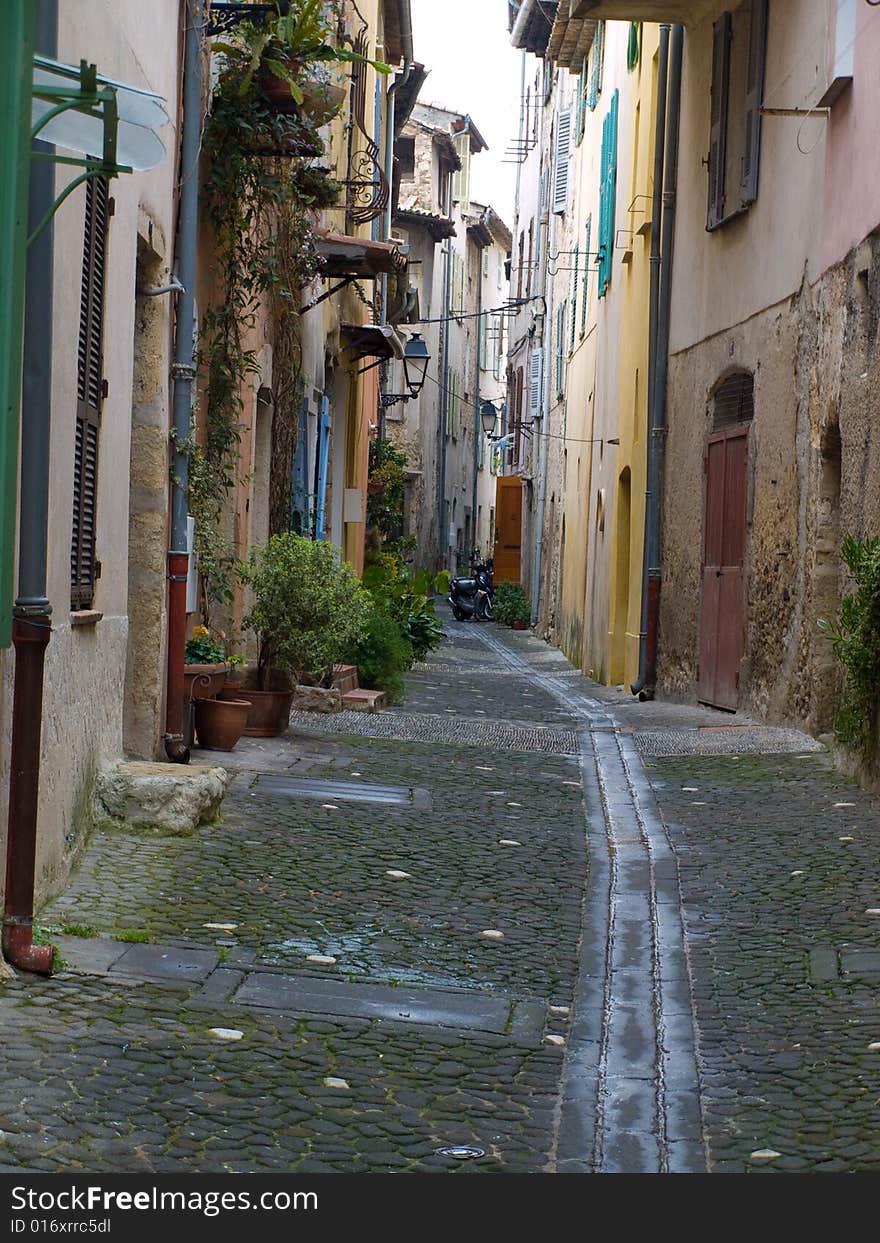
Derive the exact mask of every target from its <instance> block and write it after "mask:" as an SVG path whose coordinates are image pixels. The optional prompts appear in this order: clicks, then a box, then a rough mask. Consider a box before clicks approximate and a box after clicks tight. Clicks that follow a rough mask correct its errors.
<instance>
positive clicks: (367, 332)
mask: <svg viewBox="0 0 880 1243" xmlns="http://www.w3.org/2000/svg"><path fill="white" fill-rule="evenodd" d="M340 332H341V335H342V343H343V345H344V346H345V348H346V350H347V351H348V352H349V354H351V356H352V357H353V358H378V359H385V358H388V359H391V358H397V359H402V358H403V339H402V337H401V336H400V334H399V333H398V332H397V331H396V330H395V329H394V328H392V327H391V325H390V324H342V325H341V328H340Z"/></svg>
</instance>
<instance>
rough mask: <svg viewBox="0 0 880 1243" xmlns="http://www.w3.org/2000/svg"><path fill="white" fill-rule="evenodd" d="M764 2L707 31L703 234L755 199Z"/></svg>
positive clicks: (725, 16)
mask: <svg viewBox="0 0 880 1243" xmlns="http://www.w3.org/2000/svg"><path fill="white" fill-rule="evenodd" d="M766 50H767V0H744V3H743V4H742V5H741V6H740V8H738V9H737V10H736V12H735V13H731V12H729V11H728V12H724V13H722V14H721V16H720V17H719V18H718V20H717V21H716V22H715V25H714V26H713V30H712V100H711V108H710V122H709V194H708V209H707V213H706V228H707V229H710V230H711V229H716V228H717V227H718V226H719V225H721V224H724V223H725V221H727V220H730V219H732V218H733V217H734V216H737V215H739V214H740V213H741V212H743V211H745V210H746V209H747V208H748V207H749V206H750V205H751V204H752V203H753V202H754V201H755V199H756V198H757V197H758V165H759V160H760V153H761V104H762V102H763V97H764V64H765V60H766Z"/></svg>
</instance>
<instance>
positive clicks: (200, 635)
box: [192, 626, 210, 639]
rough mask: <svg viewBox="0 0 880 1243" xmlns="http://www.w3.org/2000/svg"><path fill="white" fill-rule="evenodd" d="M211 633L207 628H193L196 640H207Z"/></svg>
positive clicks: (193, 635)
mask: <svg viewBox="0 0 880 1243" xmlns="http://www.w3.org/2000/svg"><path fill="white" fill-rule="evenodd" d="M209 634H210V631H209V630H208V627H207V626H193V633H192V637H193V638H194V639H207V637H208V635H209Z"/></svg>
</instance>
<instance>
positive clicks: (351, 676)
mask: <svg viewBox="0 0 880 1243" xmlns="http://www.w3.org/2000/svg"><path fill="white" fill-rule="evenodd" d="M331 686H335V687H336V689H337V690H338V691H342V693H343V695H345V694H346V693H347V692H348V691H356V690H357V689H358V671H357V665H334V666H333V681H332V683H331Z"/></svg>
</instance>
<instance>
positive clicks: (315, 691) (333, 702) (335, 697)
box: [293, 686, 342, 712]
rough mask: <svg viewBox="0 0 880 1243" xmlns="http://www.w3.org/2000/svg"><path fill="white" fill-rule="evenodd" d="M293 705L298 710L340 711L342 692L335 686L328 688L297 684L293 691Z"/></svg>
mask: <svg viewBox="0 0 880 1243" xmlns="http://www.w3.org/2000/svg"><path fill="white" fill-rule="evenodd" d="M293 707H294V708H298V709H299V710H300V712H341V711H342V692H341V691H340V690H338V689H337V688H336V687H335V686H332V687H330V689H329V690H326V689H325V688H324V687H323V686H297V687H296V688H295V690H294V692H293Z"/></svg>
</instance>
